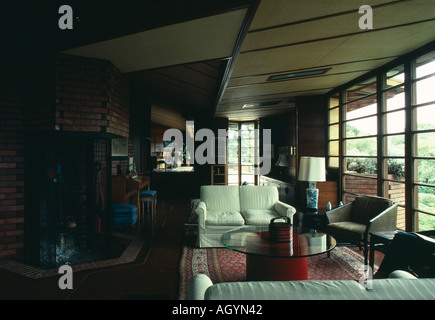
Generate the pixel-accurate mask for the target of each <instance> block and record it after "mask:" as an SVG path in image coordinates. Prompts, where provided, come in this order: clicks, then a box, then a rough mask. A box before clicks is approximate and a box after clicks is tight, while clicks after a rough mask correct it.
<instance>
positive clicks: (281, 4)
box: [250, 0, 396, 30]
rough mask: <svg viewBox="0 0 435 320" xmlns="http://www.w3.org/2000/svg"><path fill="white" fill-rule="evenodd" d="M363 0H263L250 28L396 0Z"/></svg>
mask: <svg viewBox="0 0 435 320" xmlns="http://www.w3.org/2000/svg"><path fill="white" fill-rule="evenodd" d="M363 2H364V3H362V2H361V1H359V0H327V1H325V0H304V1H300V0H262V1H261V3H260V5H259V7H258V10H257V13H256V15H255V18H254V20H253V21H252V24H251V28H250V29H251V30H257V29H262V28H267V27H272V26H277V25H278V26H280V25H283V24H287V23H295V22H298V21H304V20H311V19H316V18H319V17H325V16H329V15H336V14H337V13H345V12H348V11H355V8H359V6H361V5H362V4H366V5H370V6H375V5H380V4H385V3H391V2H396V1H391V0H365V1H363Z"/></svg>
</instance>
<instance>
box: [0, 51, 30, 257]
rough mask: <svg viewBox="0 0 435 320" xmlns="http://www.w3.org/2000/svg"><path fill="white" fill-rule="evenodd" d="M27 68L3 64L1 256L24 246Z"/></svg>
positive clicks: (0, 96)
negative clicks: (25, 92) (25, 75)
mask: <svg viewBox="0 0 435 320" xmlns="http://www.w3.org/2000/svg"><path fill="white" fill-rule="evenodd" d="M22 70H23V68H22V67H21V66H15V65H14V64H13V63H11V61H10V60H5V59H3V60H2V61H0V257H2V256H7V255H14V254H16V253H17V252H18V251H19V250H20V249H21V248H22V247H23V223H24V129H23V127H24V124H25V112H24V102H25V101H24V99H23V98H22V93H23V92H24V91H25V89H26V88H25V87H23V85H24V84H25V83H24V80H23V77H22V76H21V75H22Z"/></svg>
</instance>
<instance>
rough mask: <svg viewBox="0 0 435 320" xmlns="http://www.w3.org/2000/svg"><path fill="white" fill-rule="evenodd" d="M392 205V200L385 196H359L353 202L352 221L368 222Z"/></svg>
mask: <svg viewBox="0 0 435 320" xmlns="http://www.w3.org/2000/svg"><path fill="white" fill-rule="evenodd" d="M391 205H392V202H391V201H390V200H388V199H385V198H381V197H369V196H358V197H356V199H355V201H354V202H353V204H352V221H355V222H359V223H364V224H367V222H369V221H370V220H371V219H373V218H374V217H376V216H377V215H378V214H380V213H381V212H382V211H384V210H386V209H387V208H389V207H390V206H391Z"/></svg>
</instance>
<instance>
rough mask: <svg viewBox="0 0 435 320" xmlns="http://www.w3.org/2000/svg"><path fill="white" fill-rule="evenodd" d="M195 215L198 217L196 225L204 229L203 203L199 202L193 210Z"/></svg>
mask: <svg viewBox="0 0 435 320" xmlns="http://www.w3.org/2000/svg"><path fill="white" fill-rule="evenodd" d="M195 213H196V214H197V215H198V225H199V227H200V228H202V229H205V221H206V219H207V206H206V204H205V202H203V201H200V202H199V203H198V206H197V207H196V209H195Z"/></svg>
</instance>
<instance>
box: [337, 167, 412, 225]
mask: <svg viewBox="0 0 435 320" xmlns="http://www.w3.org/2000/svg"><path fill="white" fill-rule="evenodd" d="M367 177H371V178H375V177H376V175H370V174H366V175H363V176H361V177H355V176H349V175H346V176H345V177H344V188H343V189H344V190H345V191H347V192H352V193H357V194H363V195H369V196H376V195H377V180H376V179H370V178H367ZM390 178H393V177H390ZM387 183H388V185H387V190H388V198H389V199H391V200H392V201H394V202H396V203H399V204H402V205H404V204H405V184H404V183H399V182H392V181H388V182H387ZM354 199H355V196H353V195H351V194H345V196H344V199H343V202H344V203H348V202H351V201H353V200H354ZM397 228H398V229H402V230H405V210H404V209H402V208H400V207H399V209H398V215H397Z"/></svg>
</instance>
